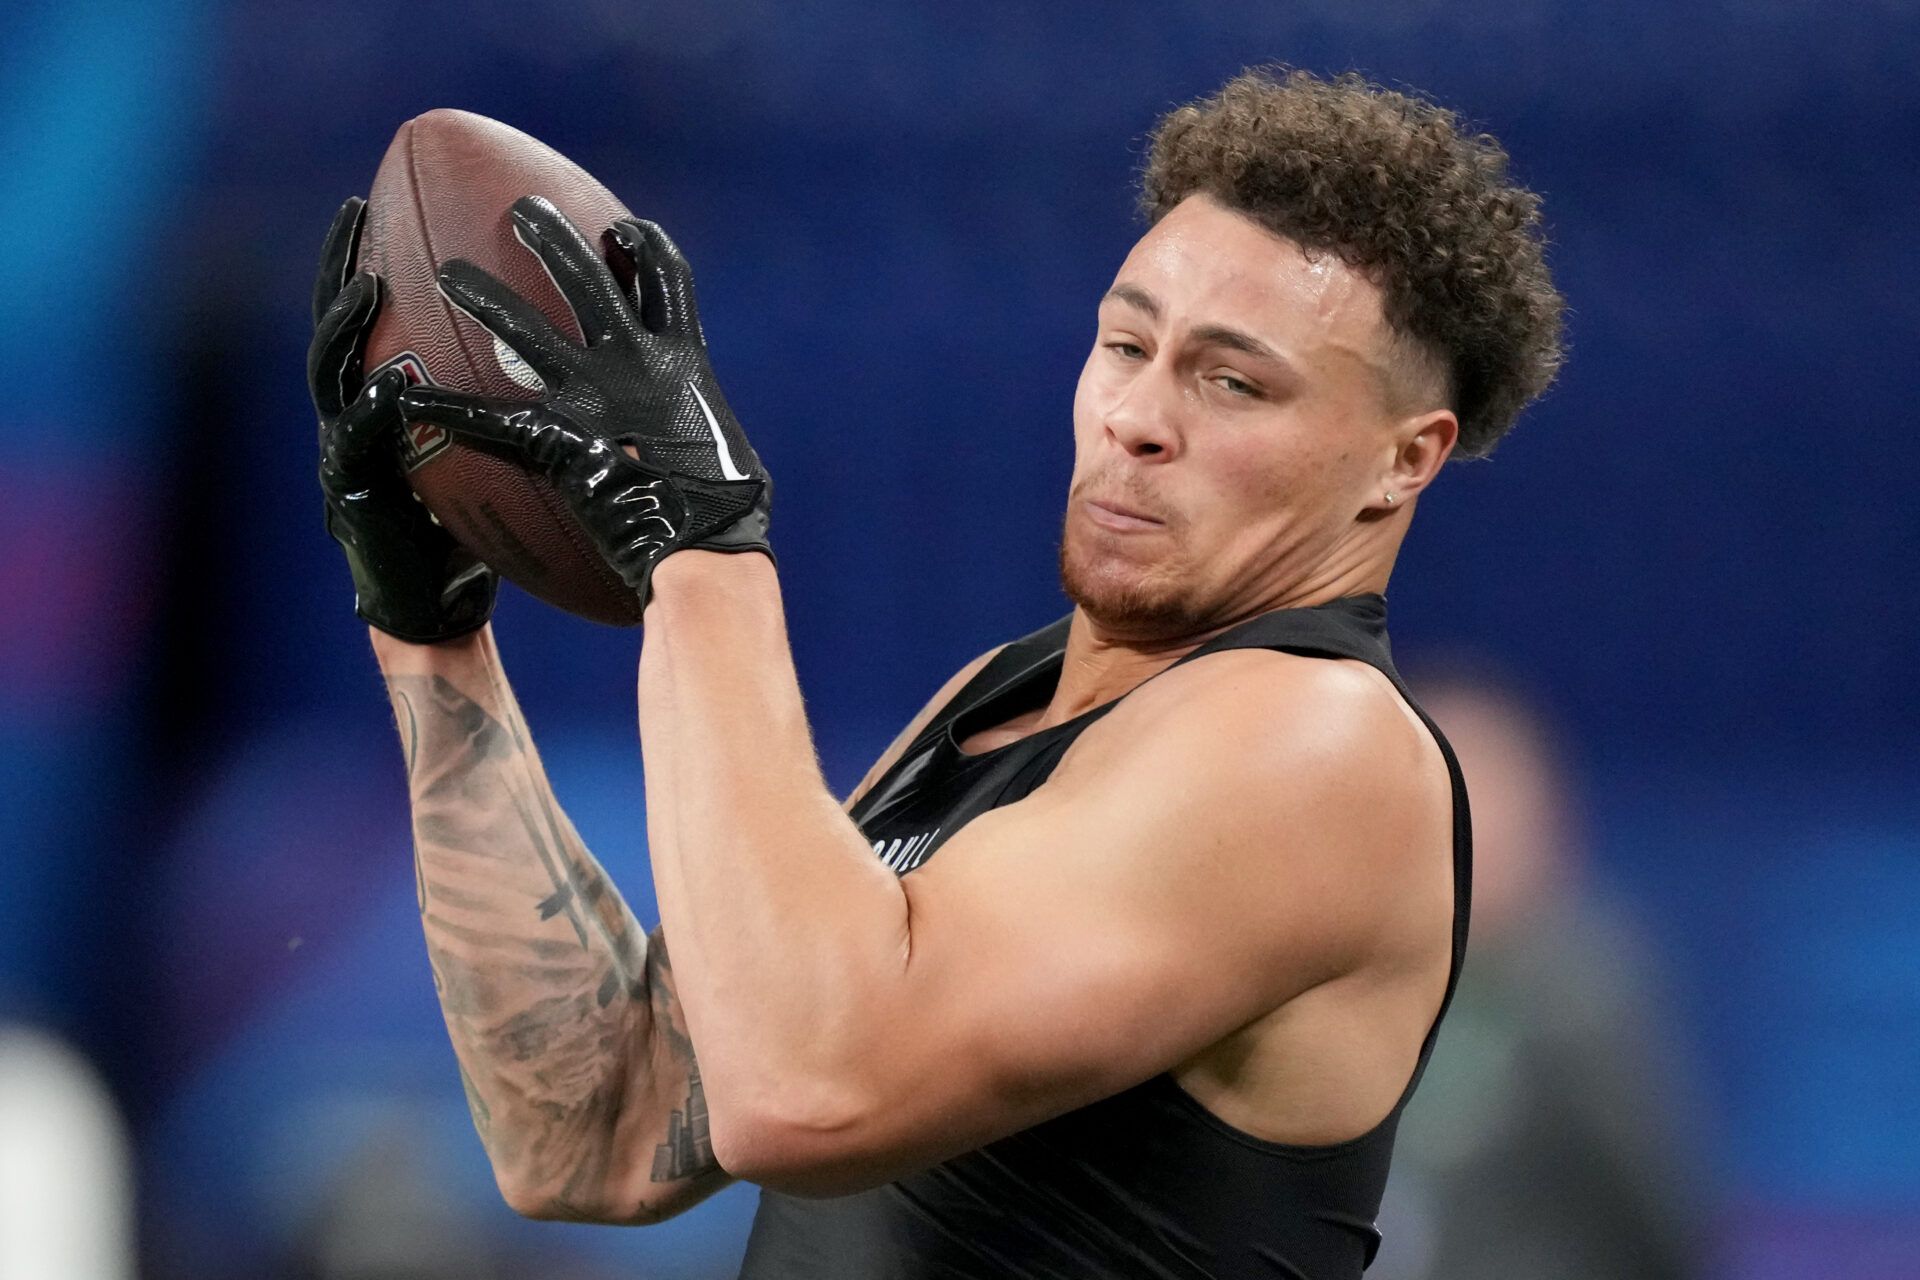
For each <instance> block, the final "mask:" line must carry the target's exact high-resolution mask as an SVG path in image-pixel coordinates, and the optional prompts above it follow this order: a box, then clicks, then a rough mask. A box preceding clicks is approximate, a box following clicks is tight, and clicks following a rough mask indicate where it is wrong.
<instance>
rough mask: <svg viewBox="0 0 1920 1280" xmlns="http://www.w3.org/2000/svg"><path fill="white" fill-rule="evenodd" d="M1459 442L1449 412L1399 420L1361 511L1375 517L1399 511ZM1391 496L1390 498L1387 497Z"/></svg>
mask: <svg viewBox="0 0 1920 1280" xmlns="http://www.w3.org/2000/svg"><path fill="white" fill-rule="evenodd" d="M1459 440H1460V420H1459V419H1458V418H1456V417H1454V416H1453V410H1451V409H1433V410H1430V411H1428V412H1426V413H1419V414H1415V415H1413V416H1412V417H1409V418H1402V419H1401V420H1400V422H1399V423H1398V424H1396V425H1395V427H1394V429H1393V434H1392V436H1391V437H1390V452H1389V453H1388V454H1387V456H1386V458H1385V464H1386V465H1385V466H1383V467H1382V468H1381V471H1380V478H1379V482H1378V484H1377V485H1376V491H1375V492H1374V493H1373V495H1372V496H1371V497H1370V498H1369V499H1368V502H1367V505H1366V507H1365V510H1366V511H1368V512H1371V513H1376V514H1379V515H1385V514H1386V513H1388V512H1390V511H1401V510H1405V509H1406V508H1407V507H1409V506H1411V505H1412V504H1413V499H1414V498H1415V497H1416V496H1417V495H1418V494H1419V493H1420V492H1421V490H1423V489H1425V488H1426V487H1427V486H1428V485H1429V484H1431V483H1432V482H1433V478H1434V477H1435V476H1437V475H1439V474H1440V468H1441V466H1442V465H1443V464H1444V463H1445V462H1446V460H1447V459H1448V458H1449V457H1451V456H1452V454H1453V446H1454V445H1455V444H1457V443H1459ZM1389 495H1391V496H1389Z"/></svg>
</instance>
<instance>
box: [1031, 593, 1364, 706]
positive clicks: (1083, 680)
mask: <svg viewBox="0 0 1920 1280" xmlns="http://www.w3.org/2000/svg"><path fill="white" fill-rule="evenodd" d="M1392 568H1393V565H1392V562H1391V561H1390V560H1389V561H1386V562H1375V563H1369V564H1364V565H1349V566H1345V567H1335V566H1332V565H1329V566H1326V567H1325V569H1324V571H1323V572H1320V573H1316V574H1313V575H1309V576H1307V577H1306V578H1304V579H1302V580H1299V581H1296V582H1294V583H1291V584H1289V586H1288V587H1287V589H1285V590H1282V591H1278V592H1272V593H1268V594H1266V595H1264V596H1262V597H1261V598H1260V599H1259V600H1258V601H1256V602H1254V603H1252V604H1250V605H1243V606H1237V607H1236V606H1227V607H1224V608H1222V609H1220V610H1219V611H1218V616H1217V617H1214V618H1209V619H1208V621H1207V622H1206V623H1205V624H1204V625H1203V626H1201V627H1199V628H1198V629H1195V630H1192V631H1189V632H1185V633H1182V634H1179V635H1174V636H1164V637H1143V636H1138V635H1128V634H1125V633H1123V632H1117V631H1114V630H1111V629H1109V628H1107V627H1104V626H1102V625H1101V624H1100V623H1099V622H1098V621H1096V620H1095V619H1094V618H1093V617H1091V616H1090V615H1089V614H1088V613H1087V611H1086V609H1085V608H1081V607H1076V608H1075V609H1074V611H1073V622H1072V624H1071V626H1070V628H1069V629H1068V631H1067V650H1066V654H1065V658H1064V661H1063V663H1062V665H1061V668H1060V683H1059V685H1058V686H1057V687H1056V688H1055V689H1054V691H1053V698H1052V700H1051V701H1050V702H1049V703H1048V704H1047V709H1046V711H1045V712H1044V713H1043V714H1042V716H1041V720H1040V723H1039V725H1037V726H1036V727H1037V728H1046V727H1047V726H1049V725H1055V724H1062V723H1064V722H1066V721H1068V720H1071V719H1073V718H1074V717H1075V716H1077V715H1080V714H1081V713H1083V712H1085V711H1089V710H1092V709H1093V708H1094V707H1097V706H1100V705H1101V704H1103V703H1107V702H1111V701H1113V700H1114V699H1115V698H1118V697H1120V696H1122V695H1123V694H1126V693H1130V692H1131V691H1132V690H1134V689H1136V688H1138V687H1139V686H1140V685H1141V684H1143V683H1144V682H1146V681H1147V680H1150V679H1152V678H1153V677H1154V676H1157V675H1159V674H1160V673H1161V672H1162V671H1165V670H1166V669H1167V668H1168V667H1170V666H1172V665H1173V664H1174V663H1176V662H1178V661H1180V659H1182V658H1184V657H1186V656H1187V655H1188V654H1190V653H1192V652H1193V651H1194V650H1195V649H1198V648H1199V647H1200V646H1201V645H1203V644H1205V643H1206V642H1207V641H1209V640H1211V639H1213V638H1214V637H1215V636H1217V635H1219V634H1220V633H1221V632H1223V631H1226V630H1229V629H1230V628H1232V627H1236V626H1238V625H1239V624H1240V623H1242V622H1245V621H1246V620H1247V619H1249V618H1255V617H1258V616H1259V615H1261V614H1263V613H1272V612H1273V611H1274V610H1276V609H1309V608H1312V607H1313V606H1315V605H1321V604H1326V603H1327V602H1328V601H1330V600H1338V599H1341V598H1343V597H1346V596H1355V595H1364V594H1367V593H1369V592H1374V593H1379V594H1385V592H1386V589H1387V578H1388V575H1389V574H1390V573H1391V572H1392Z"/></svg>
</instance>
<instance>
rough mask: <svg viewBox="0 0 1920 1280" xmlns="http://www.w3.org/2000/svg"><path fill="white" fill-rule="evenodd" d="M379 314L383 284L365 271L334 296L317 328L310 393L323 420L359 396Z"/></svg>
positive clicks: (310, 348) (309, 374) (309, 363)
mask: <svg viewBox="0 0 1920 1280" xmlns="http://www.w3.org/2000/svg"><path fill="white" fill-rule="evenodd" d="M379 310H380V280H379V278H378V277H377V276H375V275H374V274H373V273H372V272H370V271H363V272H361V273H360V274H359V275H356V276H354V277H353V278H352V279H351V280H348V281H347V283H346V284H345V285H344V286H343V287H342V288H341V289H340V290H339V291H338V292H337V293H335V294H334V296H333V301H332V303H331V304H330V305H329V306H328V307H327V309H326V310H325V311H323V312H322V313H321V315H320V319H319V321H318V323H316V324H315V325H314V329H313V341H312V342H311V343H310V344H309V345H308V347H307V389H308V390H309V391H310V392H311V393H312V395H313V407H314V408H315V409H317V410H319V412H320V416H321V417H323V418H331V417H332V416H334V415H335V414H337V413H339V412H340V411H341V410H342V409H343V408H345V407H346V405H347V403H348V402H349V401H351V400H352V399H353V398H354V396H355V395H356V394H357V393H358V392H359V390H360V370H361V360H362V357H363V356H364V355H365V354H366V349H367V335H368V334H369V333H370V332H371V331H372V329H373V321H374V317H375V315H376V314H377V313H378V312H379Z"/></svg>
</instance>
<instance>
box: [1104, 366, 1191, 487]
mask: <svg viewBox="0 0 1920 1280" xmlns="http://www.w3.org/2000/svg"><path fill="white" fill-rule="evenodd" d="M1159 364H1160V362H1159V361H1158V360H1155V361H1153V362H1152V363H1151V364H1149V365H1147V366H1145V367H1143V368H1140V369H1139V370H1138V371H1136V372H1135V373H1134V375H1133V376H1132V377H1131V378H1128V379H1127V380H1126V381H1125V382H1123V383H1122V384H1121V385H1120V386H1119V388H1118V389H1117V391H1116V393H1115V395H1114V398H1113V399H1112V401H1110V402H1109V403H1108V405H1107V410H1106V412H1105V413H1104V414H1103V415H1101V417H1102V421H1103V422H1104V424H1105V426H1106V430H1107V434H1108V435H1109V436H1111V437H1112V438H1113V440H1114V442H1115V443H1117V444H1118V445H1119V446H1120V447H1121V448H1122V449H1124V450H1126V452H1127V454H1128V455H1129V456H1131V457H1135V458H1147V459H1151V460H1153V461H1156V462H1164V461H1167V460H1169V459H1171V458H1172V457H1173V456H1174V455H1175V454H1176V453H1178V452H1179V445H1180V433H1179V430H1178V426H1177V423H1178V420H1179V398H1180V392H1179V388H1178V387H1176V386H1175V385H1174V382H1173V379H1172V378H1171V377H1169V376H1167V375H1166V374H1165V373H1164V372H1162V371H1161V370H1160V368H1159Z"/></svg>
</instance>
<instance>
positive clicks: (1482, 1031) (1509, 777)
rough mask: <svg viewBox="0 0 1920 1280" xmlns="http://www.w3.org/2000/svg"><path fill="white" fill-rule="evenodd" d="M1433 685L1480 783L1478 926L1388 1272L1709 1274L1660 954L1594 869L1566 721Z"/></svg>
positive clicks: (1394, 1224) (1395, 1228)
mask: <svg viewBox="0 0 1920 1280" xmlns="http://www.w3.org/2000/svg"><path fill="white" fill-rule="evenodd" d="M1415 690H1416V692H1417V693H1418V694H1419V696H1420V698H1421V700H1422V702H1423V703H1424V705H1425V706H1426V708H1427V710H1428V712H1429V713H1430V714H1431V715H1432V716H1433V718H1434V719H1435V721H1437V722H1438V723H1439V725H1440V727H1441V729H1442V730H1443V731H1444V732H1445V733H1446V734H1447V736H1448V738H1449V740H1450V741H1451V742H1452V743H1453V745H1454V749H1455V751H1456V752H1457V753H1458V754H1459V757H1460V766H1461V770H1462V772H1463V773H1464V774H1465V775H1466V779H1467V787H1468V790H1469V793H1470V795H1471V797H1472V808H1473V829H1474V850H1473V852H1474V868H1473V872H1474V886H1473V923H1472V937H1471V941H1470V943H1469V945H1468V950H1467V962H1466V967H1465V969H1464V970H1463V973H1462V977H1461V981H1460V986H1459V990H1458V992H1457V993H1456V994H1455V996H1454V1002H1453V1007H1452V1011H1451V1012H1450V1013H1449V1015H1448V1019H1447V1023H1446V1027H1445V1029H1444V1030H1443V1031H1442V1032H1441V1036H1440V1044H1439V1047H1438V1049H1437V1050H1436V1052H1435V1053H1434V1056H1433V1059H1432V1065H1431V1067H1430V1068H1429V1070H1428V1072H1427V1075H1426V1078H1425V1080H1424V1082H1423V1083H1422V1085H1421V1090H1420V1093H1419V1095H1418V1096H1417V1098H1416V1099H1415V1101H1414V1102H1413V1104H1412V1105H1411V1106H1410V1107H1409V1108H1408V1110H1407V1112H1406V1114H1405V1117H1404V1119H1403V1120H1402V1122H1401V1126H1400V1139H1399V1145H1398V1147H1397V1148H1396V1150H1395V1154H1394V1167H1393V1177H1392V1179H1391V1181H1390V1182H1389V1184H1388V1187H1387V1196H1386V1204H1385V1205H1384V1206H1383V1208H1382V1211H1381V1223H1380V1225H1381V1230H1382V1231H1383V1232H1384V1233H1385V1237H1386V1240H1385V1244H1384V1245H1383V1247H1382V1249H1381V1254H1380V1259H1379V1262H1378V1264H1377V1265H1376V1266H1375V1267H1374V1269H1373V1271H1372V1272H1370V1273H1369V1277H1370V1280H1373V1278H1374V1277H1378V1278H1380V1280H1534V1278H1536V1277H1538V1278H1539V1280H1549V1278H1551V1280H1587V1278H1588V1277H1592V1278H1593V1280H1600V1278H1601V1277H1605V1278H1606V1280H1622V1278H1623V1277H1632V1278H1633V1280H1676V1278H1678V1277H1686V1276H1692V1275H1696V1274H1698V1271H1699V1259H1698V1253H1699V1241H1700V1239H1701V1238H1702V1236H1703V1235H1704V1230H1703V1222H1702V1218H1701V1213H1700V1209H1701V1205H1700V1201H1701V1200H1702V1199H1703V1196H1702V1194H1701V1183H1700V1182H1699V1180H1698V1178H1697V1177H1696V1176H1695V1170H1694V1161H1695V1155H1696V1148H1695V1144H1694V1142H1693V1135H1692V1134H1691V1133H1690V1132H1689V1131H1688V1125H1687V1123H1686V1119H1685V1108H1684V1107H1683V1106H1682V1105H1681V1104H1680V1101H1679V1099H1680V1097H1681V1096H1682V1095H1683V1094H1684V1089H1683V1088H1682V1087H1681V1086H1680V1075H1681V1073H1680V1072H1679V1071H1678V1070H1677V1067H1676V1063H1675V1061H1674V1055H1673V1052H1672V1045H1671V1043H1670V1042H1669V1040H1668V1037H1667V1035H1666V1034H1665V1030H1664V1027H1663V1020H1662V1017H1661V1013H1660V1007H1661V1002H1660V999H1659V996H1658V983H1657V981H1656V980H1655V977H1654V972H1655V970H1656V968H1657V966H1656V964H1655V962H1654V959H1653V957H1652V956H1651V954H1650V953H1649V951H1648V949H1647V946H1646V944H1645V943H1644V942H1643V941H1642V940H1641V939H1640V938H1639V937H1638V936H1637V935H1636V933H1635V930H1634V927H1633V925H1632V923H1631V921H1630V920H1629V919H1628V916H1627V913H1626V912H1625V911H1624V910H1623V909H1622V907H1621V906H1620V905H1619V904H1617V903H1615V902H1612V901H1609V900H1608V899H1606V898H1605V897H1604V896H1603V895H1602V894H1600V893H1599V892H1598V891H1597V890H1596V889H1595V887H1594V886H1593V885H1592V884H1591V883H1589V882H1588V880H1587V877H1586V874H1585V867H1584V866H1583V856H1582V855H1583V850H1582V839H1581V829H1580V828H1581V824H1580V822H1579V820H1578V817H1577V805H1576V804H1575V803H1574V800H1573V797H1572V795H1571V793H1570V790H1569V786H1568V779H1567V776H1566V774H1565V772H1564V770H1563V764H1562V761H1561V758H1560V756H1559V753H1558V751H1557V750H1556V748H1555V744H1554V742H1553V739H1552V734H1551V732H1550V731H1549V730H1548V728H1547V727H1546V725H1545V724H1544V722H1543V720H1542V718H1541V716H1540V715H1539V713H1538V712H1537V711H1536V710H1535V709H1534V708H1533V707H1532V706H1531V705H1529V703H1528V702H1527V701H1526V700H1525V699H1524V698H1523V697H1521V696H1520V695H1519V694H1517V693H1516V692H1514V691H1512V690H1511V689H1508V688H1504V687H1502V686H1500V685H1499V684H1497V683H1495V682H1493V681H1491V680H1488V679H1486V678H1484V677H1481V676H1476V675H1473V674H1470V673H1467V672H1464V671H1463V672H1460V673H1454V674H1449V675H1447V676H1445V677H1441V678H1436V679H1433V680H1430V681H1426V682H1418V681H1416V682H1415Z"/></svg>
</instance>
